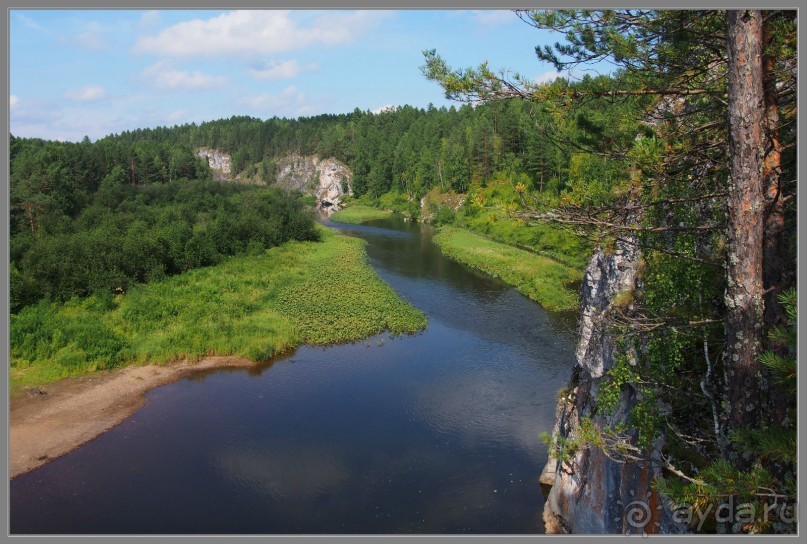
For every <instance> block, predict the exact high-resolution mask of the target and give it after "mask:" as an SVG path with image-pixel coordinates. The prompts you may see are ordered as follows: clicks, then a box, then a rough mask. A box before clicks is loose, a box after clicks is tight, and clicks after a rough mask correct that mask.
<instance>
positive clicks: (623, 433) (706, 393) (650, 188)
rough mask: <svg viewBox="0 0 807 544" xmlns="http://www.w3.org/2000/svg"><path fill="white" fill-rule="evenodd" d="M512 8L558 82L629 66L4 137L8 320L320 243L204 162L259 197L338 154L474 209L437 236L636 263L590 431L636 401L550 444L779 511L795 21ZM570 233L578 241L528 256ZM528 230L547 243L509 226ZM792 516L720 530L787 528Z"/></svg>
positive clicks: (417, 195)
mask: <svg viewBox="0 0 807 544" xmlns="http://www.w3.org/2000/svg"><path fill="white" fill-rule="evenodd" d="M520 15H521V17H522V18H523V19H524V20H525V22H527V23H528V24H532V25H534V26H536V27H538V28H551V29H554V30H558V31H561V32H563V33H564V35H565V36H566V37H567V40H568V43H566V44H556V46H555V47H554V48H552V47H547V48H545V49H538V50H537V54H538V56H539V58H541V59H542V60H545V61H548V62H551V63H553V64H554V65H555V67H556V68H557V69H558V70H565V69H569V68H573V67H575V66H577V65H580V64H585V63H588V62H591V61H595V60H603V59H609V60H610V61H613V62H614V63H615V64H616V65H617V67H618V69H617V70H616V71H615V72H614V73H613V74H612V75H610V76H598V77H589V76H586V77H584V78H582V79H581V80H579V81H574V82H572V81H569V80H567V79H564V78H558V79H557V80H555V81H554V82H553V83H550V84H543V85H536V84H534V83H533V82H529V81H524V80H521V79H519V78H517V77H516V78H509V77H508V74H507V73H506V72H501V73H495V72H492V71H491V70H490V69H489V68H488V67H487V65H482V66H480V67H479V68H476V69H459V70H456V69H452V68H450V67H449V66H448V65H447V63H446V62H445V61H444V60H443V59H442V58H441V57H440V56H439V55H438V54H437V53H436V52H434V51H427V52H425V65H424V67H423V72H424V74H425V75H426V76H427V77H428V78H430V79H433V80H435V81H436V82H438V83H439V84H440V85H442V86H443V88H444V89H445V91H446V95H447V96H448V97H450V98H455V99H457V100H462V101H465V102H468V103H466V104H464V105H462V106H460V107H451V108H435V107H431V106H430V107H428V108H426V109H419V108H414V107H410V106H402V107H398V108H393V109H390V110H387V111H382V112H379V113H371V112H367V111H360V110H355V111H354V112H352V113H349V114H343V115H320V116H315V117H307V118H300V119H279V118H272V119H268V120H261V119H255V118H249V117H232V118H230V119H223V120H218V121H211V122H206V123H202V124H200V125H195V124H191V125H183V126H175V127H170V128H169V127H160V128H156V129H138V130H133V131H128V132H124V133H121V134H117V135H110V136H108V137H105V138H102V139H100V140H98V141H96V142H90V141H89V140H87V139H85V141H83V142H80V143H62V142H45V141H41V140H35V139H23V138H15V137H13V136H12V138H11V180H10V181H11V183H10V196H11V210H10V228H11V309H12V312H16V311H18V310H19V309H21V308H23V307H24V306H26V305H28V304H32V303H34V302H36V301H38V300H41V299H43V298H45V299H48V298H50V299H54V300H67V299H69V298H71V297H74V296H85V295H89V294H91V293H95V292H99V291H103V292H113V291H115V290H117V289H121V290H125V289H127V288H128V287H129V286H130V285H132V284H134V283H138V282H147V281H149V280H151V279H154V278H161V277H163V276H166V275H171V274H176V273H179V272H183V271H186V270H190V269H192V268H195V267H199V266H205V265H209V264H214V263H216V262H219V261H220V260H221V259H222V258H223V256H226V255H236V254H244V253H249V252H250V251H253V250H255V249H257V248H261V249H262V248H266V247H271V246H273V245H278V244H280V243H282V242H284V241H286V240H290V239H297V240H307V239H314V238H316V231H315V230H314V229H313V227H312V224H311V221H310V219H308V218H306V217H305V216H304V215H303V213H302V211H301V204H300V202H299V199H296V198H295V197H294V195H291V196H289V195H285V194H282V193H280V192H276V191H275V190H273V189H271V188H266V187H261V188H258V189H256V188H249V189H248V188H245V186H241V185H236V184H221V183H218V182H214V181H211V180H210V179H209V177H210V175H209V173H208V171H207V168H206V166H205V165H204V164H203V163H201V162H200V160H199V159H197V158H196V156H195V149H197V148H198V147H201V146H209V147H213V148H217V149H220V150H223V151H225V152H228V153H230V154H231V155H232V159H233V170H234V171H235V172H238V173H240V174H241V175H242V176H243V177H245V178H250V179H253V180H254V179H258V180H262V181H264V182H267V183H268V184H269V185H271V181H272V180H273V179H274V175H275V170H276V162H277V160H278V159H280V158H281V157H283V156H285V155H287V154H290V153H300V154H306V155H317V156H319V157H322V158H325V157H335V158H337V159H339V160H341V161H343V162H345V163H346V164H347V165H348V166H349V167H350V168H351V170H352V171H353V174H354V177H353V180H352V186H353V190H354V192H355V195H356V197H357V198H359V199H361V200H363V201H364V202H367V203H371V204H376V205H383V204H384V203H395V202H398V203H403V204H401V206H403V207H406V206H409V207H410V209H418V210H419V209H420V200H421V198H423V197H424V196H426V195H427V194H429V193H432V194H435V195H440V194H442V195H445V194H460V195H467V196H468V197H469V198H463V199H462V200H461V201H460V204H459V205H458V206H454V207H453V208H452V209H451V210H449V211H447V212H446V214H447V215H445V216H440V215H439V214H438V215H437V216H436V217H435V218H434V220H435V222H437V223H439V222H441V221H442V222H446V223H448V222H453V221H460V219H461V220H462V221H464V222H465V223H464V224H463V225H462V226H475V229H476V230H483V231H484V232H485V233H486V234H491V235H493V234H496V233H497V232H499V233H504V230H501V229H502V227H496V226H493V225H494V224H499V225H501V224H503V222H502V221H501V219H502V218H509V219H508V220H509V221H511V222H510V223H507V224H508V225H509V226H508V227H507V232H506V233H505V234H502V235H503V236H504V237H509V238H508V240H507V241H508V242H510V243H525V244H526V245H531V246H532V247H533V249H536V248H537V249H539V250H543V251H545V252H551V251H555V250H557V248H558V247H559V246H564V247H566V248H567V249H568V248H569V247H571V246H574V249H573V250H570V251H565V252H564V251H557V252H556V254H555V255H554V256H555V257H556V258H557V259H558V260H560V261H564V260H565V262H567V263H569V264H570V265H572V266H577V267H578V268H582V266H583V265H584V263H585V257H583V258H581V257H580V255H581V253H582V252H583V251H584V250H586V249H587V248H589V247H597V248H598V249H599V250H600V251H602V252H603V253H604V254H608V253H613V252H614V251H616V249H617V248H624V247H627V246H631V247H635V248H638V250H639V251H640V257H639V258H638V262H639V264H638V269H639V272H638V276H639V280H638V283H637V286H636V288H635V289H630V290H628V291H625V292H624V293H620V294H619V296H618V297H617V299H616V300H614V301H613V304H612V305H611V306H610V307H609V309H608V312H606V313H604V314H603V316H602V319H603V322H604V325H603V326H607V328H608V331H609V334H611V335H612V337H613V338H615V339H616V340H615V344H616V347H615V357H614V361H615V363H614V365H613V367H611V368H607V369H605V370H606V371H605V373H604V375H603V376H602V381H601V382H598V383H599V385H598V387H599V398H598V399H597V404H596V408H595V409H594V412H593V414H591V417H592V419H591V420H587V423H586V422H584V423H586V424H587V425H588V424H591V423H592V421H595V419H596V418H595V416H598V417H600V416H602V415H603V414H608V413H613V412H614V411H615V410H616V409H617V407H618V406H624V402H625V399H627V398H628V397H630V398H631V399H633V400H635V404H634V405H633V407H632V408H631V410H630V413H629V414H628V415H627V416H626V417H625V420H624V421H623V423H625V424H626V425H627V428H626V427H624V426H623V427H615V428H598V427H597V426H596V425H595V424H592V425H591V426H587V427H586V426H582V427H581V428H584V430H585V432H583V431H581V432H578V433H576V434H575V435H569V436H553V437H549V439H548V441H549V443H550V445H551V447H552V448H554V451H555V455H557V456H558V457H560V458H562V459H569V458H570V456H573V455H574V454H575V453H576V452H579V451H582V450H586V449H588V448H592V447H597V448H601V449H603V450H607V451H608V454H609V455H612V456H614V457H615V458H619V459H621V460H622V461H624V462H633V463H645V464H646V465H648V466H650V465H653V466H654V470H655V468H658V467H661V469H662V470H663V471H664V476H665V477H663V478H659V479H658V480H657V482H656V484H655V485H656V487H655V489H656V490H657V491H658V492H660V493H663V494H665V495H668V496H671V497H673V498H675V499H676V500H678V501H679V502H689V503H698V504H715V505H720V504H723V503H724V502H725V501H726V497H738V498H739V500H742V501H747V502H749V503H753V504H757V505H759V506H760V508H761V507H762V506H763V505H768V504H771V503H777V501H778V502H779V503H784V504H786V505H791V506H792V505H793V504H794V503H795V499H796V489H795V483H796V472H797V471H796V462H795V461H796V458H795V450H796V448H795V445H796V431H795V421H796V412H795V400H796V398H795V389H794V386H793V383H794V379H795V375H796V367H795V351H794V350H795V328H794V327H795V319H796V313H795V300H796V297H795V291H794V290H793V288H794V286H795V279H796V244H795V242H796V235H795V234H796V233H795V223H796V209H795V202H796V200H795V194H796V182H795V180H796V177H797V176H796V174H797V172H796V141H797V136H796V117H797V110H796V104H795V101H796V85H795V74H796V54H795V51H796V43H795V41H796V37H795V36H796V34H795V25H796V20H795V13H794V12H787V11H774V12H748V13H746V14H745V15H744V16H743V17H740V16H739V15H738V14H737V13H735V12H725V11H709V12H693V11H680V12H676V11H673V12H644V11H632V10H627V11H616V12H612V11H606V12H588V11H583V12H576V11H572V12H566V11H558V12H522V13H521V14H520ZM749 58H751V59H755V60H754V62H750V61H748V62H746V60H743V59H749ZM749 120H750V121H749ZM458 218H460V219H458ZM483 224H484V225H485V226H484V227H482V226H480V225H483ZM550 225H551V226H550ZM497 228H498V229H500V230H498V231H497V230H496V229H497ZM564 228H565V229H571V230H572V231H574V232H575V233H576V234H577V235H582V236H584V237H585V238H586V239H587V240H588V242H587V244H588V245H586V244H582V245H574V243H573V242H571V241H570V240H572V238H564V240H562V241H561V242H558V243H556V244H548V245H547V246H546V247H543V248H542V247H539V245H540V244H539V239H540V238H541V236H546V233H547V232H548V231H549V230H551V231H553V232H554V231H558V232H559V231H560V229H564ZM486 229H487V230H486ZM529 229H538V230H536V231H534V232H540V233H541V236H537V235H536V237H534V238H530V239H529V240H527V239H520V238H519V236H520V235H519V234H516V233H514V232H516V231H518V232H533V231H529ZM564 236H565V235H564ZM569 236H572V235H569ZM574 239H576V238H574ZM597 379H599V377H597ZM575 385H576V384H575ZM636 399H638V400H636ZM602 420H603V419H602V417H600V420H597V421H602ZM581 425H583V424H582V423H581ZM626 429H627V430H626ZM659 459H662V460H663V461H659ZM780 522H781V523H780ZM776 523H779V525H776ZM782 523H784V522H782V520H771V519H767V518H766V519H764V520H762V519H753V520H751V521H750V522H749V523H748V524H746V525H745V526H743V527H723V529H722V530H723V531H729V532H731V531H734V532H749V531H766V530H773V529H775V530H777V531H780V532H786V531H788V530H792V527H790V528H788V527H784V526H783V525H782Z"/></svg>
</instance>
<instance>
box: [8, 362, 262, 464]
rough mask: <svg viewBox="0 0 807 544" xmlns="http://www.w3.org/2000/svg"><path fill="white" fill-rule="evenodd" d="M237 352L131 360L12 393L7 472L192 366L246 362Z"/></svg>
mask: <svg viewBox="0 0 807 544" xmlns="http://www.w3.org/2000/svg"><path fill="white" fill-rule="evenodd" d="M253 365H254V363H253V362H252V361H249V360H247V359H243V358H240V357H207V358H205V359H202V360H201V361H199V362H197V363H193V364H189V363H182V364H175V365H170V366H156V365H146V366H131V367H125V368H122V369H119V370H113V371H108V372H97V373H94V374H90V375H87V376H81V377H78V378H68V379H65V380H62V381H59V382H56V383H53V384H49V385H47V386H43V387H40V388H39V389H36V390H28V391H24V392H21V393H19V394H17V395H15V396H14V397H12V398H11V401H10V410H9V420H10V421H9V423H10V429H9V436H10V456H9V477H10V478H14V477H15V476H19V475H20V474H24V473H26V472H28V471H30V470H33V469H35V468H37V467H39V466H41V465H44V464H45V463H47V462H48V461H51V460H53V459H55V458H57V457H59V456H61V455H64V454H65V453H68V452H69V451H72V450H74V449H75V448H77V447H79V446H81V445H82V444H85V443H86V442H89V441H90V440H92V439H93V438H95V437H97V436H98V435H100V434H101V433H103V432H105V431H107V430H109V429H111V428H112V427H114V426H115V425H117V424H119V423H121V422H122V421H123V420H124V419H126V418H127V417H129V416H131V415H132V414H133V413H135V412H136V411H137V410H138V409H139V408H141V407H142V406H143V405H144V404H145V402H146V393H147V392H148V391H150V390H151V389H154V388H155V387H158V386H160V385H165V384H167V383H171V382H174V381H177V380H180V379H182V378H184V377H186V376H189V375H191V374H193V373H195V372H199V371H204V370H209V369H212V368H221V367H248V366H253Z"/></svg>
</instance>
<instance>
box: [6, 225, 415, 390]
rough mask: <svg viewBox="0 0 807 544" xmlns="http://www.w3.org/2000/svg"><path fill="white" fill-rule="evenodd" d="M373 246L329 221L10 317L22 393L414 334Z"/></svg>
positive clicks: (411, 313)
mask: <svg viewBox="0 0 807 544" xmlns="http://www.w3.org/2000/svg"><path fill="white" fill-rule="evenodd" d="M364 244H365V242H364V241H362V240H360V239H357V238H349V237H346V236H340V235H337V234H335V233H333V232H331V231H329V230H327V229H322V241H321V242H290V243H287V244H284V245H282V246H280V247H275V248H272V249H269V250H267V251H265V252H264V253H262V254H261V255H255V256H244V257H234V258H231V259H229V260H227V261H226V262H224V263H222V264H220V265H217V266H213V267H207V268H201V269H196V270H193V271H190V272H187V273H185V274H181V275H179V276H174V277H171V278H169V279H167V280H164V281H159V282H153V283H150V284H147V285H142V286H138V287H136V288H134V289H132V290H131V291H130V292H128V293H127V294H125V295H123V296H120V297H112V296H107V297H98V296H93V297H89V298H85V299H80V300H78V299H74V300H72V301H69V302H67V303H64V304H51V303H47V302H42V303H39V304H37V305H34V306H30V307H27V308H25V309H24V310H22V311H21V312H20V313H19V314H17V315H13V316H12V317H11V327H10V343H11V369H10V379H11V388H12V391H16V390H19V388H20V387H24V386H36V385H39V384H44V383H48V382H52V381H55V380H58V379H61V378H64V377H67V376H75V375H81V374H86V373H90V372H93V371H95V370H99V369H106V368H112V367H116V366H122V365H127V364H142V363H148V362H151V363H160V364H162V363H168V362H173V361H178V360H181V359H186V358H187V359H191V360H197V359H200V358H202V357H204V356H207V355H225V354H227V355H238V356H242V357H246V358H248V359H251V360H253V361H260V360H265V359H268V358H269V357H271V356H272V355H275V354H277V353H280V352H284V351H287V350H289V349H291V348H293V347H295V346H298V345H300V344H330V343H338V342H349V341H355V340H359V339H361V338H365V337H367V336H369V335H372V334H374V333H377V332H381V331H384V330H388V331H390V332H392V333H394V334H402V333H414V332H416V331H418V330H420V329H422V328H424V327H425V326H426V317H425V316H424V315H423V313H421V312H420V311H419V310H417V309H416V308H414V307H412V306H411V305H409V304H408V303H406V302H405V301H403V300H401V299H400V298H399V297H398V296H397V294H396V293H395V292H394V291H393V290H392V288H391V287H390V286H389V285H387V284H386V283H384V282H383V281H382V280H381V279H380V278H379V277H378V276H377V275H376V274H375V272H374V271H373V269H372V268H371V267H370V266H369V264H367V259H366V254H365V251H364Z"/></svg>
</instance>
